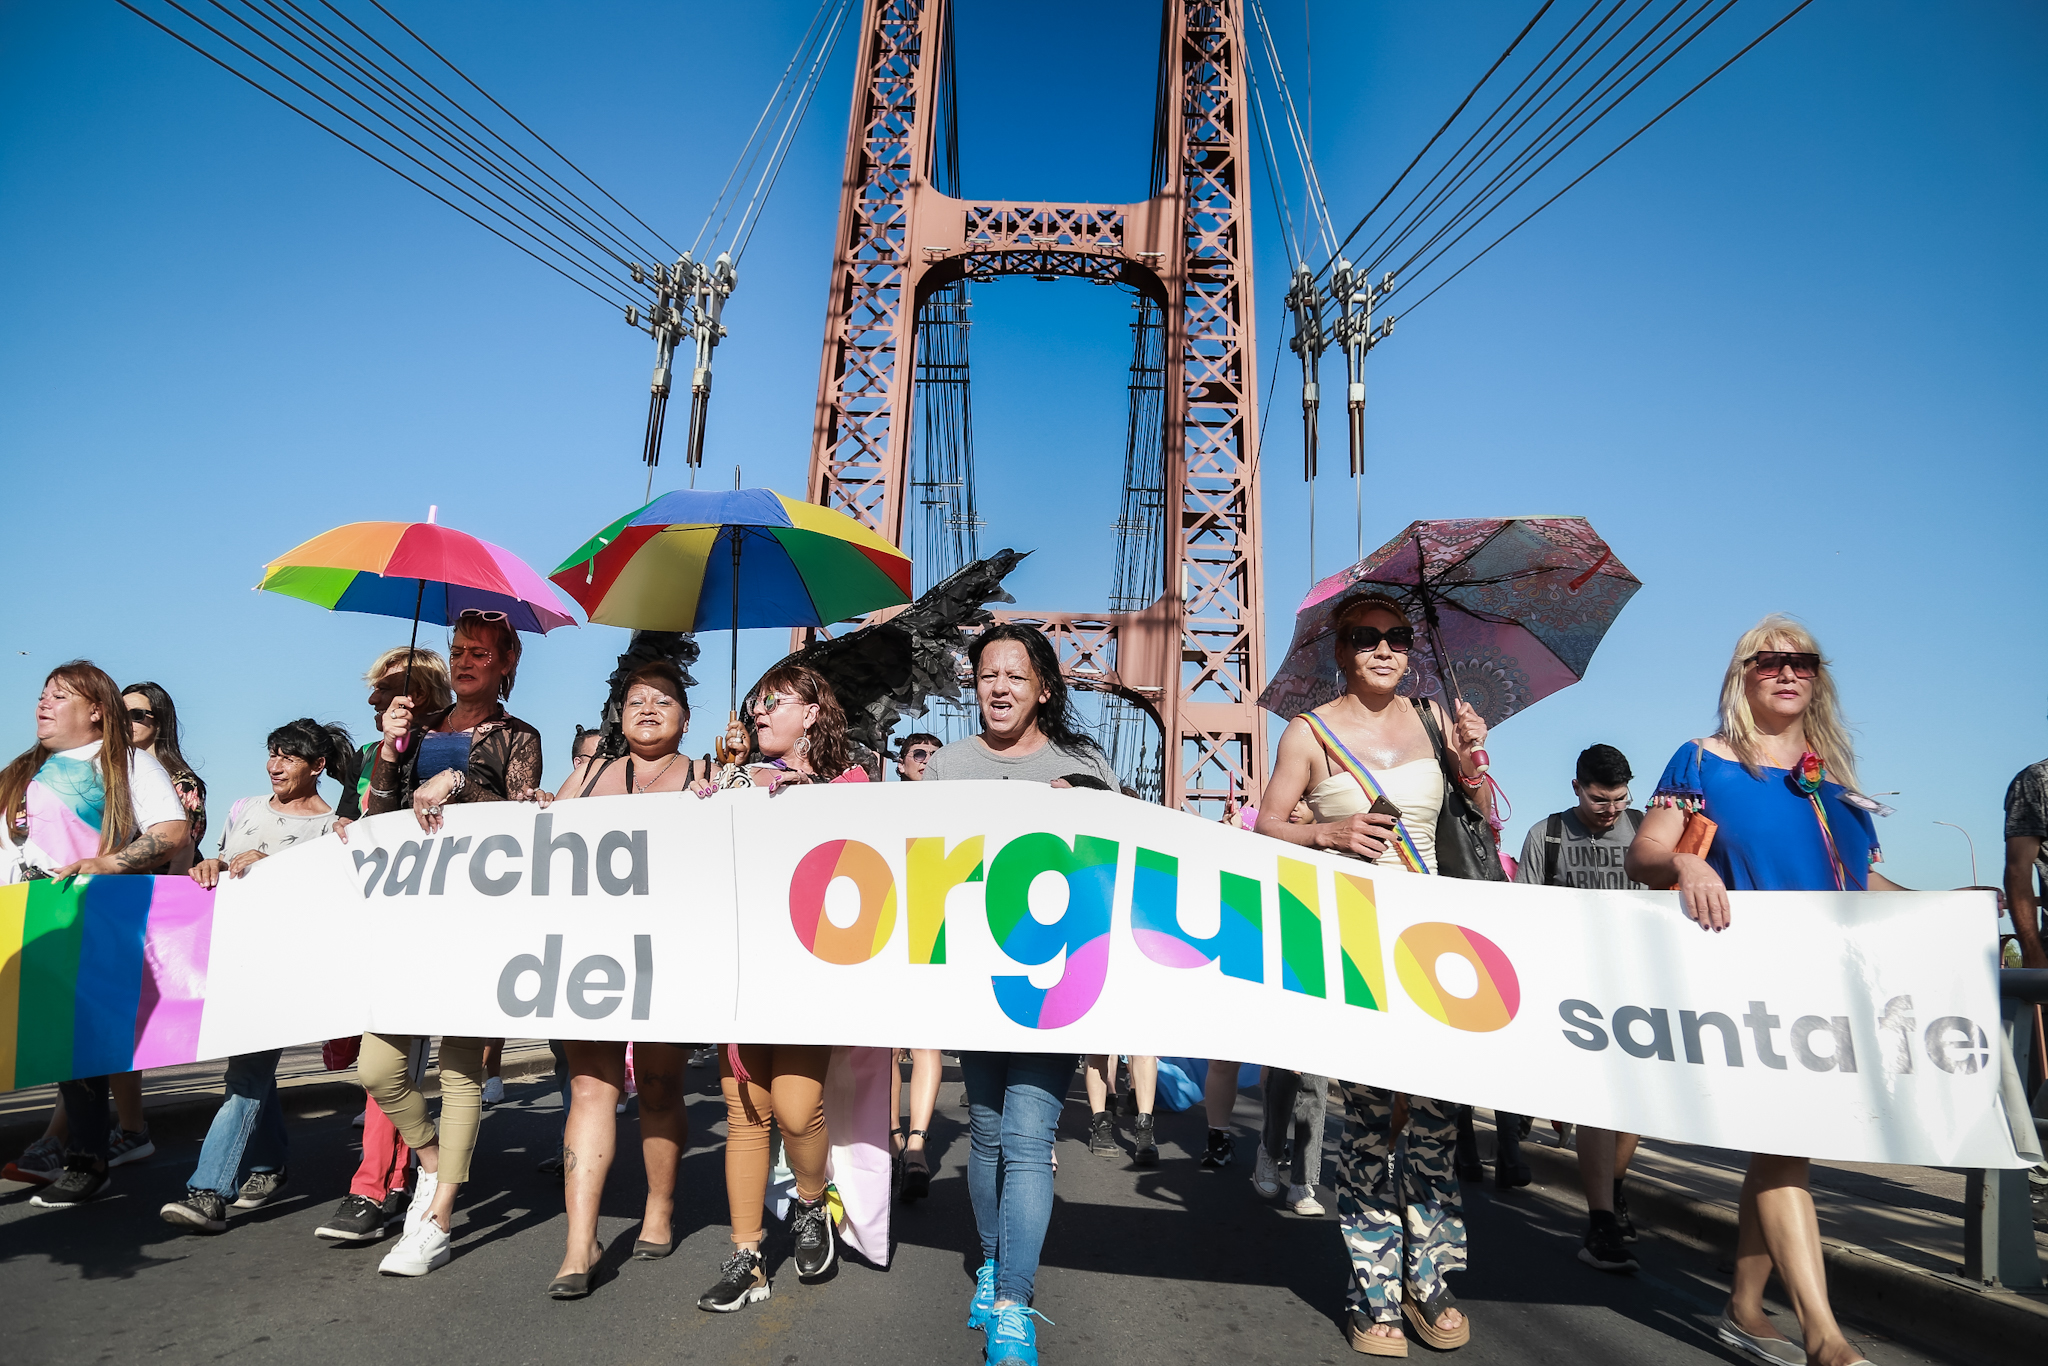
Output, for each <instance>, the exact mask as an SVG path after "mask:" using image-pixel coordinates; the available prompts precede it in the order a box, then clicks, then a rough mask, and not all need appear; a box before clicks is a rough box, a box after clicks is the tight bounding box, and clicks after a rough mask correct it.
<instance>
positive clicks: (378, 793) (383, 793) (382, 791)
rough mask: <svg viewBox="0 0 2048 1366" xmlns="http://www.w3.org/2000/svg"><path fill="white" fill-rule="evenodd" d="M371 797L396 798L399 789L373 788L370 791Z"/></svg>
mask: <svg viewBox="0 0 2048 1366" xmlns="http://www.w3.org/2000/svg"><path fill="white" fill-rule="evenodd" d="M370 795H371V796H372V797H396V796H397V795H398V789H397V788H395V787H373V788H371V789H370Z"/></svg>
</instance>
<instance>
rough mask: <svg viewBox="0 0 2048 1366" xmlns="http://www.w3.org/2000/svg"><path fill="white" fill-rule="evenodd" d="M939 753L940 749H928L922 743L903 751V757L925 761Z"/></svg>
mask: <svg viewBox="0 0 2048 1366" xmlns="http://www.w3.org/2000/svg"><path fill="white" fill-rule="evenodd" d="M937 753H938V751H937V750H935V749H926V748H924V746H922V745H920V746H918V747H917V748H916V749H908V750H905V751H904V752H903V757H904V758H906V759H917V760H921V761H924V762H930V760H931V757H932V756H933V755H934V754H937Z"/></svg>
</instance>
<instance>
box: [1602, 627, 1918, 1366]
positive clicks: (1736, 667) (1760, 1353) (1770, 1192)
mask: <svg viewBox="0 0 2048 1366" xmlns="http://www.w3.org/2000/svg"><path fill="white" fill-rule="evenodd" d="M1855 783H1856V752H1855V749H1854V748H1853V747H1852V746H1851V744H1850V742H1849V731H1848V728H1847V727H1846V726H1845V725H1844V724H1843V723H1842V717H1841V711H1840V704H1839V702H1838V700H1837V697H1836V692H1835V680H1834V677H1833V676H1832V675H1831V674H1830V673H1829V672H1828V667H1827V660H1826V659H1825V658H1823V656H1822V655H1821V650H1820V644H1819V642H1817V641H1815V640H1814V638H1813V635H1812V633H1810V632H1809V631H1807V629H1806V628H1805V627H1804V626H1801V625H1800V624H1799V623H1798V622H1796V621H1794V620H1793V619H1792V618H1790V617H1787V616H1782V615H1773V616H1768V617H1765V618H1764V619H1763V620H1762V621H1760V622H1758V623H1757V624H1756V625H1755V626H1753V627H1751V628H1750V629H1749V630H1748V631H1746V632H1744V633H1743V635H1742V638H1741V639H1739V640H1738V641H1736V642H1735V653H1734V655H1733V657H1732V658H1730V660H1729V661H1728V669H1727V672H1726V673H1725V674H1724V675H1723V676H1722V679H1721V725H1720V729H1718V730H1716V731H1715V732H1714V734H1712V735H1710V736H1708V737H1706V738H1705V739H1702V740H1688V741H1686V742H1685V743H1684V744H1683V745H1680V746H1679V748H1678V752H1677V753H1676V754H1674V755H1672V756H1671V762H1670V763H1669V764H1668V765H1666V766H1665V769H1664V776H1663V777H1661V778H1659V779H1658V780H1657V790H1656V793H1655V795H1653V796H1652V797H1651V798H1650V810H1649V812H1648V813H1647V814H1646V815H1645V816H1644V817H1643V823H1642V828H1641V829H1639V830H1638V831H1637V832H1636V837H1635V840H1634V842H1633V843H1631V844H1630V845H1629V851H1628V860H1627V864H1626V868H1627V872H1628V875H1629V876H1630V877H1631V878H1634V879H1635V880H1636V881H1638V882H1641V883H1643V884H1644V885H1645V886H1648V887H1653V888H1656V889H1658V890H1660V891H1662V890H1666V889H1669V888H1673V887H1676V888H1677V889H1678V893H1679V895H1680V897H1681V898H1683V901H1684V906H1685V913H1686V915H1687V916H1688V917H1690V918H1691V919H1692V920H1693V921H1695V922H1697V923H1698V925H1699V927H1700V928H1701V929H1703V930H1712V931H1715V932H1720V931H1724V930H1728V929H1731V928H1734V919H1735V917H1734V915H1733V913H1732V912H1731V910H1730V908H1729V902H1728V893H1729V891H1730V890H1731V889H1732V890H1735V891H1765V892H1801V891H1804V892H1839V891H1849V892H1895V891H1900V890H1903V889H1902V888H1900V887H1899V885H1898V884H1897V883H1895V882H1893V881H1891V880H1890V879H1889V878H1886V877H1885V876H1884V875H1883V874H1881V873H1879V872H1878V871H1877V868H1876V866H1875V865H1876V864H1877V863H1878V861H1879V858H1880V853H1879V850H1878V844H1877V830H1876V827H1875V826H1874V825H1872V823H1871V819H1870V810H1871V808H1872V807H1874V806H1875V805H1876V803H1875V802H1872V801H1871V800H1870V798H1868V797H1865V796H1863V795H1862V794H1861V793H1858V792H1856V791H1855V790H1854V789H1855ZM1809 1165H1810V1164H1809V1162H1808V1161H1807V1159H1806V1158H1803V1157H1782V1156H1776V1155H1773V1154H1769V1153H1754V1154H1752V1155H1751V1156H1750V1159H1749V1173H1748V1175H1747V1176H1746V1177H1745V1178H1744V1179H1743V1182H1742V1200H1741V1206H1740V1210H1739V1213H1740V1217H1741V1224H1740V1230H1741V1231H1740V1232H1739V1234H1738V1235H1737V1237H1736V1243H1735V1281H1734V1285H1733V1287H1732V1288H1731V1290H1730V1292H1729V1296H1728V1305H1727V1308H1726V1309H1725V1310H1723V1311H1722V1315H1721V1322H1720V1325H1719V1329H1720V1338H1721V1341H1722V1342H1723V1343H1725V1344H1727V1345H1728V1346H1730V1347H1733V1348H1735V1349H1736V1350H1737V1351H1739V1352H1742V1353H1744V1354H1746V1355H1748V1356H1750V1357H1752V1358H1754V1359H1755V1360H1757V1361H1760V1362H1763V1363H1766V1366H1801V1364H1802V1363H1812V1366H1858V1364H1859V1363H1860V1361H1861V1353H1859V1352H1857V1350H1856V1349H1855V1348H1854V1347H1853V1346H1851V1345H1850V1343H1849V1340H1848V1338H1846V1337H1844V1336H1843V1334H1842V1329H1841V1326H1840V1325H1839V1324H1837V1323H1836V1322H1835V1316H1834V1311H1833V1310H1832V1309H1831V1308H1829V1306H1828V1282H1827V1267H1826V1264H1825V1263H1824V1262H1823V1261H1822V1258H1821V1242H1820V1224H1819V1222H1818V1219H1817V1216H1816V1215H1815V1213H1814V1208H1813V1197H1812V1195H1811V1194H1810V1193H1809V1192H1808V1190H1807V1185H1806V1181H1807V1169H1808V1167H1809ZM1773 1271H1776V1272H1777V1273H1778V1277H1779V1279H1780V1280H1782V1281H1783V1282H1784V1283H1785V1293H1786V1297H1787V1298H1788V1299H1790V1300H1791V1301H1792V1312H1793V1313H1794V1314H1796V1315H1798V1318H1799V1332H1800V1337H1801V1338H1802V1339H1803V1340H1804V1346H1803V1347H1802V1346H1800V1345H1798V1344H1795V1343H1792V1342H1789V1341H1787V1340H1786V1339H1785V1338H1784V1337H1783V1336H1782V1335H1781V1334H1780V1333H1779V1332H1778V1330H1777V1329H1776V1328H1774V1327H1772V1326H1771V1320H1770V1318H1769V1317H1768V1316H1767V1315H1766V1314H1765V1312H1764V1306H1763V1294H1764V1286H1765V1284H1766V1283H1767V1282H1768V1281H1769V1280H1770V1278H1771V1273H1772V1272H1773Z"/></svg>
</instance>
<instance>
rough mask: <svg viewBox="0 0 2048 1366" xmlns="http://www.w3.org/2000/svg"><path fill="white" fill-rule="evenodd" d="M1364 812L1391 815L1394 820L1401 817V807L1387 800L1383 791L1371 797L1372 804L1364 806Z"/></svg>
mask: <svg viewBox="0 0 2048 1366" xmlns="http://www.w3.org/2000/svg"><path fill="white" fill-rule="evenodd" d="M1365 814H1366V815H1368V816H1391V817H1393V818H1394V819H1395V820H1399V819H1401V808H1400V807H1398V806H1396V805H1394V804H1393V803H1392V802H1390V801H1388V800H1387V797H1386V794H1385V793H1381V794H1380V795H1379V796H1377V797H1374V798H1373V799H1372V805H1371V806H1369V807H1367V808H1366V811H1365Z"/></svg>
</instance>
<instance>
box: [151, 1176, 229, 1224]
mask: <svg viewBox="0 0 2048 1366" xmlns="http://www.w3.org/2000/svg"><path fill="white" fill-rule="evenodd" d="M157 1213H159V1214H161V1215H162V1216H163V1221H164V1222H165V1223H167V1224H175V1225H177V1226H178V1227H179V1228H189V1229H193V1230H195V1231H197V1232H199V1233H226V1232H227V1231H228V1207H227V1204H226V1202H224V1201H223V1200H222V1199H221V1198H220V1192H219V1191H206V1190H201V1189H199V1188H198V1187H197V1186H187V1187H186V1188H185V1198H184V1199H183V1200H173V1201H171V1203H170V1204H168V1205H165V1206H164V1207H163V1208H162V1209H161V1210H159V1211H157Z"/></svg>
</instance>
